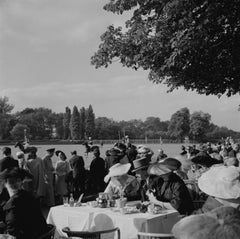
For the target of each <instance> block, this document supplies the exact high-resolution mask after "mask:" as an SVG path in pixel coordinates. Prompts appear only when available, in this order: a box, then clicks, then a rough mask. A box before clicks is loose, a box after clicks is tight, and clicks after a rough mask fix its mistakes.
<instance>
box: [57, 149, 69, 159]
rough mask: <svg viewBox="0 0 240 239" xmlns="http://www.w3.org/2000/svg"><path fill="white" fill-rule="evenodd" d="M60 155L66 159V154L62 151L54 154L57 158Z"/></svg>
mask: <svg viewBox="0 0 240 239" xmlns="http://www.w3.org/2000/svg"><path fill="white" fill-rule="evenodd" d="M60 153H61V154H62V155H63V156H64V158H65V159H66V158H67V156H66V154H65V153H64V152H63V151H61V150H57V151H56V152H55V154H56V155H57V156H58V155H59V154H60Z"/></svg>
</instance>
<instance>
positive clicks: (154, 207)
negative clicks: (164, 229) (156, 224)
mask: <svg viewBox="0 0 240 239" xmlns="http://www.w3.org/2000/svg"><path fill="white" fill-rule="evenodd" d="M162 210H163V208H162V207H161V206H159V205H155V204H150V205H148V209H147V211H148V212H149V213H151V214H159V213H161V212H162Z"/></svg>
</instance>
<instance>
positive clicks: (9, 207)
mask: <svg viewBox="0 0 240 239" xmlns="http://www.w3.org/2000/svg"><path fill="white" fill-rule="evenodd" d="M3 210H4V211H5V224H6V229H7V232H8V233H9V234H10V235H12V236H15V237H16V239H36V238H38V237H39V236H40V235H43V234H44V233H46V232H47V230H48V229H47V223H46V221H45V218H44V217H43V215H42V212H41V209H40V204H39V202H38V201H37V199H35V197H34V196H33V195H32V194H31V193H29V192H27V191H25V190H19V191H18V192H17V193H16V194H15V195H13V196H12V197H11V198H10V199H9V200H8V201H7V203H6V204H5V206H4V207H3Z"/></svg>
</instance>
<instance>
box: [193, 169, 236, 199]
mask: <svg viewBox="0 0 240 239" xmlns="http://www.w3.org/2000/svg"><path fill="white" fill-rule="evenodd" d="M198 186H199V188H200V189H201V190H202V191H203V192H204V193H206V194H208V195H210V196H213V197H217V198H222V199H238V198H240V170H239V168H237V167H234V166H229V167H227V166H213V167H211V168H210V169H209V170H208V171H206V172H205V173H203V174H202V175H201V177H200V178H199V179H198Z"/></svg>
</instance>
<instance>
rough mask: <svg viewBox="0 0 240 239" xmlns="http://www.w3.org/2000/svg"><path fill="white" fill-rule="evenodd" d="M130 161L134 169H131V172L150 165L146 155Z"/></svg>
mask: <svg viewBox="0 0 240 239" xmlns="http://www.w3.org/2000/svg"><path fill="white" fill-rule="evenodd" d="M132 162H133V167H134V169H132V172H136V171H138V170H140V169H144V168H148V166H149V165H150V162H149V159H148V158H147V157H142V158H139V159H135V160H133V161H132Z"/></svg>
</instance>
